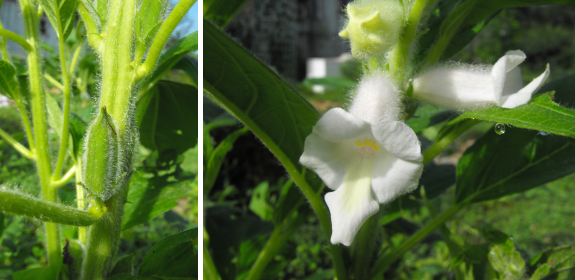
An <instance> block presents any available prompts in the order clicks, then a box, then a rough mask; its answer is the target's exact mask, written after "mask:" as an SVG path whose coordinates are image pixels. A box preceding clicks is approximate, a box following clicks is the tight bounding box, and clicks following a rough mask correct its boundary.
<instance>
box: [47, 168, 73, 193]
mask: <svg viewBox="0 0 575 280" xmlns="http://www.w3.org/2000/svg"><path fill="white" fill-rule="evenodd" d="M74 174H76V165H74V166H72V168H70V170H68V172H66V174H64V177H62V178H60V179H59V180H57V181H52V188H59V187H61V186H63V185H66V183H68V182H69V181H70V179H72V177H73V176H74Z"/></svg>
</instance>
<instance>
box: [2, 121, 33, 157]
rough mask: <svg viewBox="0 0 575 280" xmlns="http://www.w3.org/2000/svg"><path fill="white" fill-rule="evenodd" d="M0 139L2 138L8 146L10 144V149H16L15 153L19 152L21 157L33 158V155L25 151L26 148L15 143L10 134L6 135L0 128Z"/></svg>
mask: <svg viewBox="0 0 575 280" xmlns="http://www.w3.org/2000/svg"><path fill="white" fill-rule="evenodd" d="M0 137H2V138H3V139H4V141H6V142H7V143H8V144H10V145H11V146H12V147H14V149H16V151H18V152H20V153H21V154H22V155H23V156H25V157H27V158H29V159H34V158H35V155H34V153H32V152H30V150H28V149H26V147H24V146H22V144H20V143H18V141H16V139H14V138H12V136H10V134H8V133H6V131H4V130H3V129H2V128H0Z"/></svg>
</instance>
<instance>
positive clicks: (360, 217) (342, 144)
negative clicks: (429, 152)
mask: <svg viewBox="0 0 575 280" xmlns="http://www.w3.org/2000/svg"><path fill="white" fill-rule="evenodd" d="M368 89H369V91H366V90H368ZM398 104H399V99H398V98H397V92H396V90H395V87H394V86H393V84H391V82H389V81H388V80H387V79H386V78H384V77H382V76H373V77H368V78H366V79H364V81H362V82H361V83H360V85H359V87H358V90H357V94H356V96H355V99H354V101H352V106H351V109H350V112H351V113H348V112H346V111H344V110H343V109H341V108H334V109H331V110H329V111H328V112H326V113H325V114H324V115H323V117H322V118H321V119H320V120H319V121H318V122H317V124H316V125H315V126H314V127H313V132H312V134H310V135H309V136H308V137H307V138H306V140H305V145H304V152H303V154H302V156H301V158H300V162H301V163H302V164H303V165H304V166H306V167H308V168H310V169H312V170H314V171H315V172H316V173H317V174H318V175H319V177H320V178H321V179H322V180H323V181H324V182H325V184H326V185H327V186H328V187H329V188H330V189H332V190H335V191H334V192H330V193H328V194H327V195H326V196H325V200H326V202H327V205H328V207H329V210H330V213H331V221H332V236H331V242H332V243H333V244H337V243H342V244H343V245H346V246H349V245H350V244H351V242H352V241H353V238H354V237H355V234H356V233H357V232H358V230H359V229H360V227H361V225H362V224H363V223H364V222H365V221H366V220H367V219H368V218H369V217H370V216H372V215H373V214H375V213H377V211H378V210H379V204H383V203H388V202H390V201H392V200H394V199H395V198H397V197H398V196H400V195H402V194H405V193H407V192H410V191H413V190H414V189H415V188H416V187H417V185H418V182H419V177H420V176H421V172H422V169H423V165H422V161H423V157H422V155H421V148H420V144H419V141H418V139H417V136H416V135H415V133H414V132H413V130H412V129H411V128H410V127H409V126H407V125H406V124H405V123H403V122H399V121H396V120H397V114H398V112H399V110H398ZM361 108H363V109H364V110H362V109H361ZM385 112H388V114H386V113H385ZM389 112H391V113H390V114H389ZM382 113H383V114H382ZM356 114H357V115H356Z"/></svg>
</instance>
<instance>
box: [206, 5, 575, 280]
mask: <svg viewBox="0 0 575 280" xmlns="http://www.w3.org/2000/svg"><path fill="white" fill-rule="evenodd" d="M250 2H251V1H250ZM250 2H248V3H250ZM246 6H247V7H248V8H247V9H250V8H252V9H253V6H250V5H246ZM241 14H242V12H241V11H240V13H239V14H238V15H241ZM234 20H235V21H240V22H241V21H242V19H234ZM231 25H232V27H231V28H228V29H230V30H228V29H226V31H228V32H230V33H231V35H232V36H234V32H238V31H237V30H234V28H235V27H234V25H233V22H232V24H231ZM240 38H241V36H240ZM332 39H333V40H341V39H340V38H337V39H334V38H332ZM242 43H243V44H244V46H246V47H248V48H250V44H246V43H245V42H243V41H242ZM515 49H521V50H523V51H524V52H525V53H526V54H527V59H526V61H525V62H524V63H523V64H521V69H522V71H523V78H524V82H525V83H528V82H529V81H531V80H532V79H533V78H535V77H536V76H538V75H539V74H540V73H541V72H542V71H543V70H544V69H545V65H546V64H547V63H549V64H550V67H551V77H550V78H549V80H553V79H556V78H559V77H562V76H564V75H565V74H572V73H574V72H575V68H574V67H573V64H574V63H575V8H574V7H568V6H562V5H545V6H532V7H525V8H509V9H505V10H503V11H501V12H499V14H498V15H497V16H496V17H495V18H493V19H492V20H491V22H490V23H489V24H488V25H487V26H486V27H485V28H484V29H483V30H482V31H481V32H480V33H479V35H478V36H477V37H476V38H475V39H474V40H473V41H472V42H471V43H470V44H469V45H468V46H467V47H466V48H464V49H463V50H461V51H460V52H458V53H457V54H456V55H455V56H454V57H453V58H452V60H454V61H462V62H465V63H476V64H492V63H495V62H496V61H497V59H499V58H500V57H501V56H502V55H503V54H505V52H506V51H508V50H515ZM254 53H255V54H256V56H258V52H257V51H254ZM260 58H261V56H260ZM262 59H263V60H264V61H265V62H271V63H272V66H274V67H276V69H278V71H279V72H280V73H282V71H281V69H284V67H283V66H281V65H274V64H273V62H274V61H273V60H270V61H268V60H266V58H265V56H264V57H263V58H262ZM361 67H362V66H361V64H360V63H359V62H357V61H354V60H350V61H348V62H346V63H344V64H342V66H341V69H340V70H341V73H342V76H340V77H328V78H314V79H311V78H310V79H303V80H299V81H296V80H291V81H292V83H293V84H294V85H296V86H297V88H298V90H299V91H300V93H301V94H302V95H304V96H305V97H306V98H307V99H308V100H309V101H310V102H311V103H312V104H313V105H314V106H315V107H316V109H317V110H318V111H320V112H325V111H327V110H328V109H330V108H333V107H340V106H344V107H345V105H346V104H345V103H346V102H347V100H348V94H349V90H350V89H352V88H353V87H354V86H355V83H356V81H357V80H358V78H359V77H360V76H361ZM282 74H283V73H282ZM288 74H289V75H287V77H290V76H298V77H302V76H305V75H301V74H297V75H293V73H291V72H289V73H288ZM314 85H322V86H324V88H325V91H324V92H323V93H319V94H318V93H316V92H314V91H313V90H312V86H314ZM431 110H433V108H431ZM455 114H456V113H452V116H453V115H455ZM226 119H227V120H230V122H229V123H228V124H227V125H222V126H214V128H213V129H211V130H209V137H208V138H204V139H205V140H204V141H210V145H214V146H217V145H218V144H219V143H221V142H222V141H224V139H226V137H227V136H228V135H230V134H231V133H233V132H234V131H236V130H238V129H239V128H240V126H238V125H237V124H236V125H231V124H233V123H234V121H233V118H232V117H231V116H229V115H227V113H225V112H224V111H223V110H222V109H220V108H219V107H218V106H217V105H215V104H213V103H212V102H211V101H209V100H208V99H204V122H205V123H206V124H208V125H210V123H216V122H221V121H222V120H226ZM443 123H444V122H439V123H437V124H435V125H434V126H431V127H429V128H426V129H424V130H422V131H420V132H419V133H418V135H419V136H420V140H421V141H422V144H423V145H424V146H425V145H426V144H425V143H428V142H429V141H433V140H434V139H435V137H436V135H437V132H438V131H439V129H440V128H441V126H442V125H443ZM492 129H493V124H490V123H486V122H484V123H482V124H480V125H477V126H476V127H474V128H473V129H471V130H470V131H468V132H467V133H466V134H464V135H462V136H461V137H460V138H459V139H458V140H456V141H455V142H454V143H453V144H452V145H451V146H450V147H449V148H448V149H446V150H445V151H444V152H443V153H442V154H441V155H440V156H439V157H438V158H437V159H436V163H437V164H438V165H440V166H454V165H455V164H456V163H457V160H458V159H459V157H461V155H462V154H463V151H464V150H465V149H466V148H467V147H469V146H471V145H472V144H473V142H474V141H475V140H476V139H477V138H479V137H480V136H481V135H483V134H484V133H485V132H486V131H488V130H492ZM548 137H559V136H548ZM206 139H208V140H206ZM204 149H205V148H204ZM423 149H424V148H423ZM206 161H207V159H205V158H204V165H205V163H206ZM447 169H450V168H447ZM451 169H452V170H453V171H450V172H451V173H449V172H448V173H446V174H442V175H445V176H446V177H445V178H444V179H445V180H447V181H449V180H452V181H453V183H454V182H455V168H454V167H451ZM287 179H288V176H287V173H286V172H285V170H284V168H283V167H282V166H281V165H280V163H279V161H278V160H277V159H276V158H275V157H274V156H273V155H272V154H271V153H270V152H269V150H268V149H267V148H266V147H264V145H263V144H262V143H261V142H260V141H259V140H258V139H257V138H256V137H255V136H254V135H253V134H251V133H250V132H248V133H244V134H242V135H241V136H239V137H238V138H237V140H236V141H235V142H234V144H233V148H231V150H230V151H229V152H228V153H227V155H226V156H225V158H224V159H223V161H222V164H221V169H220V171H219V174H218V176H217V178H216V180H215V183H214V185H213V187H212V188H210V189H207V190H206V189H204V190H205V193H204V194H205V196H206V197H205V198H204V199H205V201H206V204H205V215H206V219H205V220H206V228H207V230H208V232H209V233H210V240H211V239H213V240H220V239H219V238H230V236H229V231H230V230H232V229H233V225H232V224H233V223H232V221H236V222H243V223H244V227H245V229H244V230H245V231H246V232H244V233H242V235H241V237H235V238H233V239H234V240H232V241H229V242H228V243H226V244H216V245H214V244H212V243H210V246H212V247H213V250H214V251H219V250H224V251H225V254H226V256H224V257H225V259H226V260H230V261H231V264H230V265H228V266H227V267H226V268H225V272H222V271H223V269H218V270H219V271H220V273H222V277H223V278H226V277H225V276H226V275H228V274H229V275H234V274H233V273H232V271H235V272H236V273H237V275H239V277H238V279H242V278H243V277H245V273H246V272H247V270H248V269H249V265H246V262H248V261H246V260H252V262H253V260H255V258H256V257H257V254H258V253H259V252H260V251H261V249H262V247H263V245H264V243H265V240H266V238H267V237H268V236H269V235H270V234H271V232H272V230H273V223H272V222H271V221H266V220H265V219H264V218H262V216H261V215H262V212H265V211H263V210H262V208H265V207H268V206H265V205H274V203H276V202H277V200H278V199H279V197H280V196H281V193H282V190H283V189H284V188H285V184H286V181H287ZM574 193H575V175H570V176H567V177H564V178H562V179H559V180H557V181H555V182H551V183H548V184H545V185H543V186H540V187H538V188H534V189H531V190H529V191H526V192H523V193H520V194H515V195H510V196H507V197H504V198H502V199H498V200H495V201H487V202H482V203H477V204H474V205H471V206H469V207H468V208H466V209H465V210H464V211H461V212H460V213H459V214H457V215H456V216H455V218H454V219H452V220H451V221H450V222H449V223H448V224H447V225H448V226H449V228H451V229H452V231H454V233H456V234H457V235H459V236H461V237H463V239H464V241H465V242H466V243H467V244H470V245H480V246H484V247H485V246H487V245H486V244H488V243H489V240H486V238H485V237H484V235H483V234H482V230H484V229H485V228H495V229H498V230H500V231H502V232H504V233H506V234H508V235H509V236H510V239H511V240H512V242H513V243H514V244H515V246H516V247H517V248H518V250H519V252H520V253H521V255H522V256H523V258H524V259H527V260H529V258H530V257H533V256H535V255H536V254H537V253H538V252H541V251H542V250H544V249H546V248H550V247H555V246H560V245H570V244H573V241H574V240H575V234H574V232H575V220H574V219H573V217H575V215H574V214H575V205H573V204H572V203H570V202H569V200H570V197H572V196H573V194H574ZM453 194H454V188H453V187H450V188H449V189H448V190H447V191H446V192H444V193H442V194H441V195H439V196H437V197H435V198H434V199H432V200H431V202H432V204H433V205H434V206H435V207H436V208H437V210H438V212H441V211H442V210H445V209H446V208H447V207H448V206H449V205H450V203H451V200H452V197H453ZM262 196H263V198H262ZM262 199H263V200H264V201H267V204H265V203H264V206H257V207H254V206H252V205H251V204H252V203H253V201H261V200H262ZM404 201H411V202H415V203H414V204H415V205H418V206H416V207H415V208H413V209H411V210H408V211H400V212H399V218H398V219H396V220H393V221H391V222H389V221H387V220H385V219H384V220H382V221H381V224H382V225H383V226H384V236H383V237H382V239H383V242H388V243H389V244H396V245H397V244H399V243H401V241H402V240H404V239H405V238H406V237H407V236H408V235H407V234H410V233H412V232H414V231H415V229H417V228H418V227H419V225H422V224H425V223H427V222H429V221H430V220H431V219H432V215H431V214H430V213H429V210H428V209H427V208H426V207H421V205H422V204H423V202H422V199H421V197H420V196H419V195H418V194H415V193H412V194H411V195H408V196H406V197H405V199H404ZM396 206H397V205H393V206H388V207H387V208H388V209H385V208H386V207H384V213H385V211H387V210H389V211H390V212H393V211H394V210H392V209H391V208H390V207H396ZM400 207H401V205H400ZM258 216H259V217H258ZM396 217H397V216H396ZM228 219H231V220H228ZM210 220H213V221H214V222H213V223H212V224H210ZM225 223H229V224H230V225H225ZM328 242H329V241H328V240H326V238H325V236H324V234H323V232H322V231H321V227H320V225H319V222H318V220H317V219H316V218H315V216H314V215H307V217H306V218H305V220H304V222H303V223H302V224H301V226H299V228H298V229H297V230H296V231H295V233H294V234H293V236H292V237H291V238H289V240H288V241H287V242H286V245H285V246H283V247H282V249H281V251H280V253H279V254H277V255H276V256H275V257H274V259H273V261H272V262H271V263H270V264H269V265H268V267H267V268H266V272H265V273H266V274H264V275H263V276H262V278H264V279H327V278H330V277H333V270H332V267H331V266H332V264H331V258H330V256H329V252H328V247H327V244H328ZM214 254H216V255H215V256H213V258H214V261H215V262H216V263H218V262H220V261H223V260H222V259H219V258H220V257H222V256H221V255H217V254H219V253H217V252H214ZM248 263H250V262H248ZM450 265H451V257H450V256H449V250H448V248H447V246H446V244H445V243H444V242H443V241H442V240H441V236H439V235H438V234H432V235H430V236H429V237H428V238H426V239H425V240H424V242H422V243H421V244H420V245H418V246H416V247H415V249H413V250H411V251H410V252H408V253H407V254H406V255H405V256H404V258H403V259H402V260H400V261H398V262H396V263H395V264H394V266H392V267H393V269H391V270H390V271H388V272H387V274H386V275H385V277H386V279H453V277H454V272H453V270H448V269H446V268H448V267H450Z"/></svg>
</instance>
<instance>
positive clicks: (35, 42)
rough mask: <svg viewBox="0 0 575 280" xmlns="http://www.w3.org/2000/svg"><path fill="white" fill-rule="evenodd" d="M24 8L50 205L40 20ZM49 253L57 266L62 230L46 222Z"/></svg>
mask: <svg viewBox="0 0 575 280" xmlns="http://www.w3.org/2000/svg"><path fill="white" fill-rule="evenodd" d="M20 7H21V9H22V15H23V17H24V26H25V30H26V39H27V41H28V43H29V44H30V45H31V51H29V52H28V77H29V81H30V88H29V89H30V96H31V99H32V112H33V115H32V120H33V123H34V137H35V139H34V140H35V143H36V145H35V147H36V157H37V161H36V162H37V165H38V175H39V176H40V183H41V189H42V198H43V199H44V200H45V201H47V202H56V197H57V196H56V189H53V188H51V187H50V183H51V180H50V175H51V173H52V172H51V169H52V167H51V159H50V153H49V145H48V125H47V123H46V97H45V95H44V90H43V87H42V71H41V67H40V65H41V62H42V59H41V52H40V50H41V48H40V30H39V18H38V14H37V13H36V10H35V8H34V4H33V3H32V2H31V1H30V0H20ZM45 228H46V251H47V253H48V263H49V264H54V263H56V262H57V261H59V260H60V258H61V251H60V229H59V227H58V225H56V224H54V223H50V222H46V224H45Z"/></svg>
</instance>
